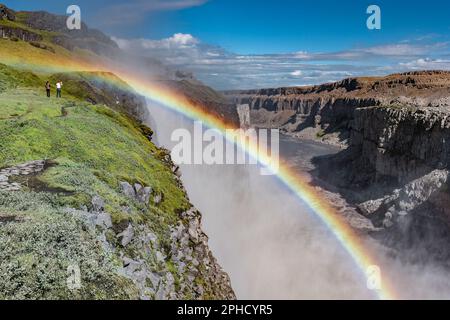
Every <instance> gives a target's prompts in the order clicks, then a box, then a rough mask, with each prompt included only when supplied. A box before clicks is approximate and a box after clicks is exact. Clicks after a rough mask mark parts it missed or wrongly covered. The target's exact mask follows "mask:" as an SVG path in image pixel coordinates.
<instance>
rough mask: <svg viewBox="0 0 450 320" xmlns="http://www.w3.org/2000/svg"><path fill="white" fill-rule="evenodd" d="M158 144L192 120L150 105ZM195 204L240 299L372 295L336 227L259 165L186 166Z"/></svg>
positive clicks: (185, 178) (183, 168)
mask: <svg viewBox="0 0 450 320" xmlns="http://www.w3.org/2000/svg"><path fill="white" fill-rule="evenodd" d="M149 106H150V114H151V117H152V118H151V119H149V122H150V123H149V124H150V125H151V126H152V127H153V128H154V129H155V132H156V137H155V140H156V143H157V144H160V145H161V146H164V147H166V148H168V149H170V148H171V147H172V146H173V145H174V144H175V142H172V141H170V136H171V133H172V131H173V130H174V129H178V128H186V129H188V130H192V127H193V122H192V121H190V120H188V119H186V118H184V117H183V116H181V115H178V114H175V113H173V112H172V111H169V110H167V109H165V108H161V107H159V106H157V105H155V104H153V103H149ZM181 172H182V174H183V175H182V180H183V183H184V185H185V187H186V189H187V191H188V195H189V197H190V200H191V202H192V203H193V204H194V205H195V206H196V207H197V208H198V209H199V210H200V212H201V213H202V215H203V229H204V230H205V232H206V234H207V235H208V236H209V239H210V240H209V243H210V247H211V249H212V251H213V254H214V255H215V256H216V258H217V259H218V261H219V263H220V264H221V266H222V267H223V268H224V269H225V271H226V272H227V273H228V274H229V275H230V277H231V281H232V285H233V288H234V290H235V291H236V294H237V296H238V298H240V299H281V298H285V299H296V298H297V299H298V298H330V299H335V298H350V299H351V298H372V297H374V292H371V291H370V290H368V289H367V287H366V280H365V277H364V274H363V273H362V272H361V271H360V270H358V268H357V267H356V266H355V264H354V262H353V261H352V260H351V258H350V256H349V255H348V254H347V253H346V252H345V250H343V248H342V247H341V246H340V245H339V244H338V243H337V241H336V239H335V238H334V237H333V236H332V234H331V233H330V232H329V230H326V229H325V228H324V227H323V225H322V224H321V223H320V221H319V220H318V219H317V218H316V217H314V216H313V215H312V213H311V212H310V211H309V209H307V208H306V206H305V205H303V204H302V203H301V202H300V201H299V200H298V199H297V198H296V197H295V196H294V195H293V194H291V193H290V192H288V189H287V188H285V187H284V186H282V185H281V184H280V183H279V182H277V180H276V179H275V178H274V177H271V176H261V175H260V171H259V168H258V167H257V166H255V165H213V166H211V165H182V166H181Z"/></svg>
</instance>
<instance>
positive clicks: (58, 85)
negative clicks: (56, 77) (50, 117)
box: [56, 81, 62, 98]
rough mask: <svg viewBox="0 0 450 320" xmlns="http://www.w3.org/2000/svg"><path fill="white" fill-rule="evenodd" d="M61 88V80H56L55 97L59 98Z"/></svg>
mask: <svg viewBox="0 0 450 320" xmlns="http://www.w3.org/2000/svg"><path fill="white" fill-rule="evenodd" d="M61 88H62V82H61V81H58V82H57V83H56V97H57V98H61Z"/></svg>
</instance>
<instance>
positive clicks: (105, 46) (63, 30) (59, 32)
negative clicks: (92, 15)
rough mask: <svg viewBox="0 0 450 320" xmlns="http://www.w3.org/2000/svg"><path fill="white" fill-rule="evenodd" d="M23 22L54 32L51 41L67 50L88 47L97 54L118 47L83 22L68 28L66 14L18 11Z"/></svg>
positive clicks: (105, 52) (34, 27)
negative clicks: (76, 27)
mask: <svg viewBox="0 0 450 320" xmlns="http://www.w3.org/2000/svg"><path fill="white" fill-rule="evenodd" d="M20 13H21V15H22V16H24V19H23V20H24V23H25V24H26V25H27V26H28V27H29V28H33V29H36V30H44V31H50V32H54V33H56V35H55V36H54V37H53V39H52V41H53V43H55V44H57V45H60V46H62V47H64V48H66V49H68V50H74V49H75V48H80V49H88V50H91V51H93V52H95V53H98V54H107V53H108V52H111V51H114V50H116V49H118V46H117V44H116V43H115V42H114V41H112V40H111V39H110V38H109V37H108V36H106V35H105V34H103V33H102V32H100V31H98V30H95V29H90V28H89V27H88V26H87V25H86V24H85V23H82V24H81V29H80V30H69V29H68V28H67V26H66V20H67V17H66V16H62V15H54V14H51V13H48V12H44V11H39V12H29V11H26V12H20Z"/></svg>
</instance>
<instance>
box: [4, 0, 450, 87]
mask: <svg viewBox="0 0 450 320" xmlns="http://www.w3.org/2000/svg"><path fill="white" fill-rule="evenodd" d="M3 2H4V3H5V4H6V5H8V6H11V7H13V8H15V9H26V10H37V9H39V10H47V11H51V12H54V13H60V14H64V12H65V9H66V7H67V6H68V5H69V4H73V3H75V4H78V5H79V6H80V7H81V9H82V14H83V19H84V20H85V22H87V23H88V24H89V25H91V26H94V27H97V28H99V29H101V30H103V31H105V32H106V33H108V34H109V35H111V36H114V37H115V39H116V40H117V41H118V42H119V44H120V45H121V46H122V47H123V48H124V49H127V50H133V51H137V52H140V53H141V54H144V55H151V56H154V57H157V58H160V59H161V60H163V61H164V62H165V63H167V64H170V65H173V66H175V67H177V68H182V69H187V70H189V71H192V72H194V73H195V74H196V75H197V76H198V77H199V78H200V79H201V80H203V81H205V82H207V83H208V84H211V85H213V86H215V87H217V88H220V89H228V88H236V87H237V86H243V87H252V86H258V87H260V86H284V85H304V84H312V83H319V82H323V81H333V80H338V79H340V78H342V77H346V76H358V75H366V74H367V75H369V74H386V73H390V72H396V71H404V70H411V69H413V70H414V69H421V68H425V69H429V68H439V69H447V68H450V62H449V61H448V60H450V55H449V53H450V51H449V46H448V43H449V34H450V1H446V0H427V1H406V0H396V1H386V0H383V1H381V0H378V1H366V0H353V1H349V0H343V1H331V0H317V1H302V0H285V1H281V0H278V1H273V0H259V1H256V0H240V1H238V0H209V1H208V0H128V1H126V2H124V1H117V0H108V1H107V0H95V1H93V0H90V1H86V0H78V1H73V0H72V1H65V0H59V1H54V0H40V1H28V0H13V1H8V0H4V1H3ZM55 2H56V3H55ZM370 4H377V5H378V6H380V8H381V18H382V28H381V30H368V29H367V27H366V19H367V17H368V15H367V14H366V8H367V7H368V6H369V5H370Z"/></svg>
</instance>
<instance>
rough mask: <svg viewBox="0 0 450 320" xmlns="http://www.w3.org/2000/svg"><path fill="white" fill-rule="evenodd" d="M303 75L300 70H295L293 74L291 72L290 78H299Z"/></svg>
mask: <svg viewBox="0 0 450 320" xmlns="http://www.w3.org/2000/svg"><path fill="white" fill-rule="evenodd" d="M302 75H303V72H302V71H301V70H295V71H293V72H291V76H294V77H301V76H302Z"/></svg>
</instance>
